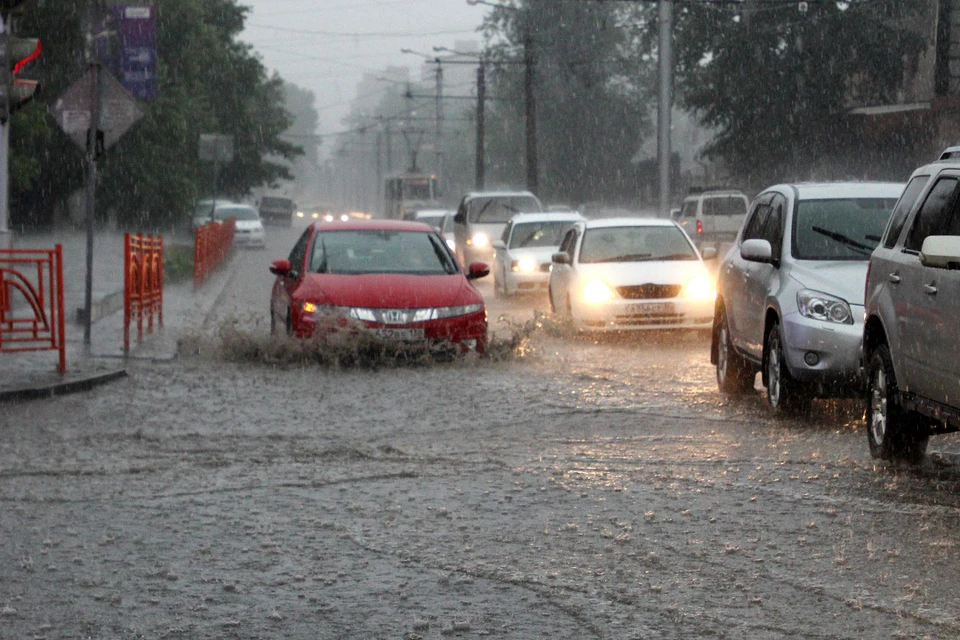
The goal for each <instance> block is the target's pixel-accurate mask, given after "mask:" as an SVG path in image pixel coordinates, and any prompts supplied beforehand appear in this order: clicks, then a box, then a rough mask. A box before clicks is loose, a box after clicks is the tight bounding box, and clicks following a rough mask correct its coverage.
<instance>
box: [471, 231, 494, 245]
mask: <svg viewBox="0 0 960 640" xmlns="http://www.w3.org/2000/svg"><path fill="white" fill-rule="evenodd" d="M470 242H471V243H472V244H473V246H475V247H479V248H480V249H482V248H484V247H485V246H487V245H488V244H490V236H488V235H487V234H485V233H484V232H482V231H481V232H480V233H475V234H473V237H472V238H470Z"/></svg>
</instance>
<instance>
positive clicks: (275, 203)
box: [260, 198, 293, 211]
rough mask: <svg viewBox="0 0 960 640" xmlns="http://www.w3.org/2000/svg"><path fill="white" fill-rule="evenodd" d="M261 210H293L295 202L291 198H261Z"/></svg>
mask: <svg viewBox="0 0 960 640" xmlns="http://www.w3.org/2000/svg"><path fill="white" fill-rule="evenodd" d="M260 207H261V208H270V209H290V210H291V211H292V210H293V200H291V199H290V198H261V199H260Z"/></svg>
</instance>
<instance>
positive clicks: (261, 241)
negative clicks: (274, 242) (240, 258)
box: [233, 231, 267, 247]
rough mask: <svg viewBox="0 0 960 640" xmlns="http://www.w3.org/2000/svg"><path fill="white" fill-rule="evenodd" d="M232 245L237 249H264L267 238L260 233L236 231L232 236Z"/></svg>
mask: <svg viewBox="0 0 960 640" xmlns="http://www.w3.org/2000/svg"><path fill="white" fill-rule="evenodd" d="M233 244H234V245H236V246H238V247H265V246H267V237H266V234H265V233H263V232H262V231H261V232H260V233H256V232H254V233H243V232H241V231H237V232H235V233H234V234H233Z"/></svg>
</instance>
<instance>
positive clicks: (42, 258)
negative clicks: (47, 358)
mask: <svg viewBox="0 0 960 640" xmlns="http://www.w3.org/2000/svg"><path fill="white" fill-rule="evenodd" d="M17 293H19V294H20V295H19V296H17V297H16V300H17V301H19V298H20V297H21V296H22V298H23V302H24V304H23V305H22V306H21V307H20V308H19V309H15V308H14V301H15V298H14V295H15V294H17ZM18 351H57V352H59V354H60V361H59V366H58V370H59V371H60V373H65V372H66V370H67V354H66V329H65V325H64V314H63V251H62V249H61V247H60V245H57V246H56V247H54V248H53V249H3V250H0V353H13V352H18Z"/></svg>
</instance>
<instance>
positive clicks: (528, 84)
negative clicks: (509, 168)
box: [523, 25, 540, 195]
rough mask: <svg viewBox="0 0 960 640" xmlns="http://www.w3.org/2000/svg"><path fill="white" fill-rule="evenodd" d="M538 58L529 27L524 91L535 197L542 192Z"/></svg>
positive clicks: (525, 41) (529, 176)
mask: <svg viewBox="0 0 960 640" xmlns="http://www.w3.org/2000/svg"><path fill="white" fill-rule="evenodd" d="M535 65H536V58H535V57H534V52H533V37H532V36H531V35H530V27H529V25H528V26H527V33H526V35H525V36H524V39H523V66H524V76H523V90H524V94H525V96H526V100H525V103H526V116H527V126H526V129H527V190H528V191H530V192H532V193H533V194H534V195H539V194H538V193H537V192H538V191H539V190H540V181H539V172H538V166H537V165H538V164H539V159H538V158H537V100H536V96H535V95H534V91H533V85H534V66H535Z"/></svg>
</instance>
